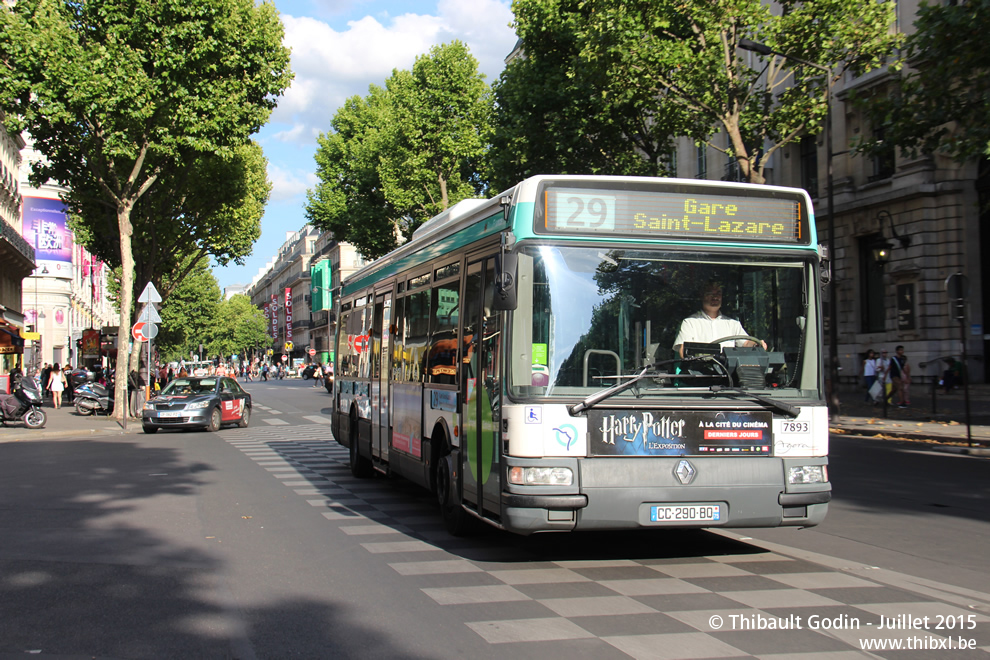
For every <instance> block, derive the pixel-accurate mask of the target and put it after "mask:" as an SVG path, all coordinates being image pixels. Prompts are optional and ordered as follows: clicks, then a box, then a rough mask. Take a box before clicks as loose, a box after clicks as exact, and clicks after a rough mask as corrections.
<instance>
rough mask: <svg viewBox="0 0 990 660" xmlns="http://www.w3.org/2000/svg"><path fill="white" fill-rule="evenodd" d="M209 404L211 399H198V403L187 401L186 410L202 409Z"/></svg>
mask: <svg viewBox="0 0 990 660" xmlns="http://www.w3.org/2000/svg"><path fill="white" fill-rule="evenodd" d="M209 406H210V402H209V401H197V402H196V403H187V404H186V410H202V409H203V408H208V407H209Z"/></svg>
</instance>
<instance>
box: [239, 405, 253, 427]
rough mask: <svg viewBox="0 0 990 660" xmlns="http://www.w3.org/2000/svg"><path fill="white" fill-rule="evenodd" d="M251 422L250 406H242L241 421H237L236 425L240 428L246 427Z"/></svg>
mask: <svg viewBox="0 0 990 660" xmlns="http://www.w3.org/2000/svg"><path fill="white" fill-rule="evenodd" d="M250 422H251V407H250V406H244V414H243V415H241V421H239V422H237V425H238V426H240V427H241V428H242V429H246V428H247V427H248V424H249V423H250Z"/></svg>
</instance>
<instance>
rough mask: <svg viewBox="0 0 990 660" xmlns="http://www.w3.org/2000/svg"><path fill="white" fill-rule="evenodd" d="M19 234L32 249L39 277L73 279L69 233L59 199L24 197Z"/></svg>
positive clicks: (70, 233)
mask: <svg viewBox="0 0 990 660" xmlns="http://www.w3.org/2000/svg"><path fill="white" fill-rule="evenodd" d="M21 233H22V234H23V236H24V240H26V241H27V242H28V243H30V244H31V245H32V246H33V247H34V259H35V263H36V264H37V265H38V273H39V274H44V276H45V277H60V278H63V279H67V280H70V279H72V232H71V231H70V230H69V218H68V215H67V214H66V209H65V204H63V203H62V201H61V200H58V199H46V198H43V197H25V198H24V223H23V229H22V230H21ZM45 270H47V271H48V272H47V273H42V271H45Z"/></svg>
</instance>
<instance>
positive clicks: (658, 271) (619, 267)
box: [509, 245, 820, 397]
mask: <svg viewBox="0 0 990 660" xmlns="http://www.w3.org/2000/svg"><path fill="white" fill-rule="evenodd" d="M517 282H518V286H519V287H520V290H519V294H518V295H519V305H518V308H517V309H516V311H514V312H513V316H512V332H511V340H510V341H511V347H510V353H509V354H510V355H511V356H512V357H511V359H510V365H509V368H510V374H511V376H510V392H511V393H512V394H513V396H517V397H532V396H558V395H559V396H575V395H576V396H581V397H586V396H588V395H590V394H592V393H594V392H597V391H600V390H602V389H604V388H609V387H613V386H615V385H617V384H620V383H622V382H624V381H625V380H627V379H628V378H630V377H632V376H634V375H637V374H640V373H641V372H643V371H644V369H645V370H646V377H642V378H640V380H639V381H637V383H636V387H633V388H630V389H628V390H626V391H623V392H620V393H618V394H617V395H616V396H620V397H632V396H671V395H673V396H684V395H690V394H692V393H693V394H694V395H697V396H701V395H704V394H710V392H711V388H712V386H713V385H718V386H721V387H733V388H740V387H741V388H745V389H747V390H751V391H762V392H764V393H769V392H773V394H774V395H777V394H789V395H791V396H808V397H810V396H819V392H818V387H819V376H820V374H819V373H818V369H817V367H816V365H817V363H818V359H819V356H818V348H817V347H818V346H819V345H820V339H819V336H818V332H819V331H818V327H819V323H820V319H818V318H817V316H816V313H815V310H816V300H815V296H816V295H817V277H816V273H815V269H814V268H813V265H812V261H810V260H807V261H806V260H803V259H800V258H797V257H788V258H781V257H776V256H771V257H766V256H759V255H756V254H752V255H744V256H735V255H730V254H728V253H726V254H722V255H718V256H715V255H712V254H704V255H702V254H691V253H684V252H669V251H668V252H664V251H652V250H605V249H602V248H585V247H562V246H553V245H544V246H538V247H528V248H523V249H522V251H521V253H520V255H519V271H518V278H517ZM706 296H707V297H706ZM530 309H531V310H532V313H529V312H528V310H530ZM705 311H709V312H713V313H714V319H713V317H712V314H708V315H704V312H705ZM685 319H688V321H686V322H685ZM706 319H707V320H706ZM694 325H698V326H704V327H703V328H701V331H700V333H696V332H694V330H695V328H693V326H694ZM714 335H718V336H714ZM764 343H765V344H766V348H764V346H763V344H764ZM653 364H657V365H658V366H657V368H656V370H655V371H656V373H655V375H654V374H653V373H652V371H653V370H652V369H651V368H650V365H653Z"/></svg>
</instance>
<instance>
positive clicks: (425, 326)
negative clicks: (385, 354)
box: [402, 290, 430, 382]
mask: <svg viewBox="0 0 990 660" xmlns="http://www.w3.org/2000/svg"><path fill="white" fill-rule="evenodd" d="M403 319H404V326H405V328H404V329H405V336H404V337H403V355H402V375H403V380H407V381H414V382H422V380H423V360H424V354H425V353H426V339H427V335H428V333H429V330H430V292H429V291H428V290H423V291H417V292H415V293H413V294H411V295H409V296H407V297H406V298H405V305H404V307H403Z"/></svg>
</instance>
